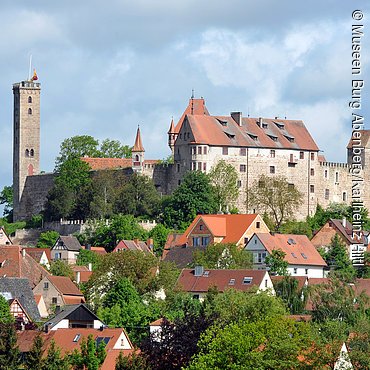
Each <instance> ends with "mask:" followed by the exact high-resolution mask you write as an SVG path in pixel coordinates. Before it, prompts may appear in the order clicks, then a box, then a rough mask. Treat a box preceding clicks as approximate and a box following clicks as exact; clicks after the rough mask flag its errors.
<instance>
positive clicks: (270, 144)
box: [185, 114, 319, 151]
mask: <svg viewBox="0 0 370 370" xmlns="http://www.w3.org/2000/svg"><path fill="white" fill-rule="evenodd" d="M185 120H187V122H188V124H189V126H190V129H191V131H192V133H193V136H194V143H196V144H209V145H214V146H234V147H257V148H258V147H263V148H285V149H297V150H311V151H318V150H319V148H318V146H317V145H316V143H315V141H314V140H313V138H312V136H311V135H310V133H309V132H308V130H307V129H306V127H305V125H304V123H303V122H302V121H300V120H282V119H271V118H263V119H262V124H263V125H265V126H266V128H263V127H260V126H259V124H258V122H259V118H242V125H241V126H239V125H238V124H237V123H236V121H235V120H234V119H233V118H232V117H229V116H209V115H194V114H193V115H191V114H188V115H187V116H186V117H185ZM254 138H255V140H254Z"/></svg>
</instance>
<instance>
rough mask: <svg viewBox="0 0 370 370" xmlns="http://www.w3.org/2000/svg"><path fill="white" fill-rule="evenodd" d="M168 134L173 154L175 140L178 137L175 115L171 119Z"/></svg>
mask: <svg viewBox="0 0 370 370" xmlns="http://www.w3.org/2000/svg"><path fill="white" fill-rule="evenodd" d="M167 134H168V146H169V147H170V149H171V151H172V155H173V151H174V145H175V140H176V137H177V135H176V130H175V124H174V122H173V117H172V119H171V124H170V129H169V130H168V132H167Z"/></svg>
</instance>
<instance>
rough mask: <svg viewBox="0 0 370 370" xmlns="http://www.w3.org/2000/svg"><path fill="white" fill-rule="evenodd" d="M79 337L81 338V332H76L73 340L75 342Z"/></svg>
mask: <svg viewBox="0 0 370 370" xmlns="http://www.w3.org/2000/svg"><path fill="white" fill-rule="evenodd" d="M80 338H81V334H76V336H75V337H74V338H73V342H74V343H77V342H78V341H79V339H80Z"/></svg>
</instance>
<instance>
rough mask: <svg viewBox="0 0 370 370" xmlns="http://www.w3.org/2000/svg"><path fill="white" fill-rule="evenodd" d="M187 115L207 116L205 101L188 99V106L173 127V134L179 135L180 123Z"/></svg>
mask: <svg viewBox="0 0 370 370" xmlns="http://www.w3.org/2000/svg"><path fill="white" fill-rule="evenodd" d="M188 114H196V115H206V116H209V112H208V109H207V107H206V104H205V101H204V99H203V98H201V99H194V98H190V99H189V104H188V106H187V107H186V108H185V110H184V113H183V114H182V115H181V117H180V119H179V121H178V122H177V124H176V126H175V133H179V132H180V129H181V126H182V123H183V121H184V118H185V116H186V115H188Z"/></svg>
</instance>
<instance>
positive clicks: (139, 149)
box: [131, 125, 145, 173]
mask: <svg viewBox="0 0 370 370" xmlns="http://www.w3.org/2000/svg"><path fill="white" fill-rule="evenodd" d="M131 151H132V169H133V171H134V172H139V173H141V172H143V169H144V152H145V150H144V147H143V143H142V142H141V135H140V127H139V125H138V126H137V131H136V138H135V144H134V146H133V148H132V150H131Z"/></svg>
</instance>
